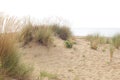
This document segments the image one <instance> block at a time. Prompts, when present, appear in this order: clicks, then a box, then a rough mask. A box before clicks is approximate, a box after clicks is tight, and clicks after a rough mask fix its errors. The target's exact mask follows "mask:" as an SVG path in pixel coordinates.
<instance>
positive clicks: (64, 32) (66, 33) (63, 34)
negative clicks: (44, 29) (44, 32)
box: [52, 24, 72, 40]
mask: <svg viewBox="0 0 120 80" xmlns="http://www.w3.org/2000/svg"><path fill="white" fill-rule="evenodd" d="M52 30H53V32H54V33H55V35H57V36H58V37H60V38H61V39H63V40H67V39H69V38H70V37H71V36H72V32H71V30H70V28H68V27H66V26H59V25H57V24H56V25H53V26H52Z"/></svg>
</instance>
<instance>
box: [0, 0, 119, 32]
mask: <svg viewBox="0 0 120 80" xmlns="http://www.w3.org/2000/svg"><path fill="white" fill-rule="evenodd" d="M0 12H5V13H8V14H10V15H15V16H19V17H23V16H28V15H29V16H31V17H34V18H36V19H39V20H43V21H44V20H46V22H47V20H51V21H52V20H53V21H58V22H61V23H63V24H67V25H69V26H70V27H71V28H72V29H81V28H85V29H89V28H95V29H96V30H97V29H99V28H103V29H104V28H106V29H113V28H114V29H120V0H0Z"/></svg>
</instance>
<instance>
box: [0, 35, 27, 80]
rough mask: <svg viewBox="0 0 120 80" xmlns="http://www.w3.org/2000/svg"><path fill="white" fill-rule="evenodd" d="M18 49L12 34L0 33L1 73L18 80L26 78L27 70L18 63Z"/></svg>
mask: <svg viewBox="0 0 120 80" xmlns="http://www.w3.org/2000/svg"><path fill="white" fill-rule="evenodd" d="M19 59H20V58H19V56H18V50H17V48H16V46H15V40H14V38H13V37H12V36H10V35H6V34H2V35H1V36H0V63H1V68H0V70H1V73H3V74H5V75H8V76H10V77H12V78H16V79H18V80H24V79H26V78H28V72H29V70H28V69H27V68H25V66H24V65H23V64H20V60H19Z"/></svg>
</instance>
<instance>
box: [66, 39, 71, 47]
mask: <svg viewBox="0 0 120 80" xmlns="http://www.w3.org/2000/svg"><path fill="white" fill-rule="evenodd" d="M65 46H66V47H67V48H72V46H73V43H72V42H71V41H70V40H66V41H65Z"/></svg>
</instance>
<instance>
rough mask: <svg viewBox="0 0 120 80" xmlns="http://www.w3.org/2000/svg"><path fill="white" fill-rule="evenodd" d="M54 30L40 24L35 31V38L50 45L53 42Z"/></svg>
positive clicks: (43, 43)
mask: <svg viewBox="0 0 120 80" xmlns="http://www.w3.org/2000/svg"><path fill="white" fill-rule="evenodd" d="M52 35H53V33H52V31H51V29H50V28H49V27H46V26H38V30H36V32H35V40H36V41H37V42H39V43H41V44H42V45H45V46H50V45H51V44H52V43H53V38H52Z"/></svg>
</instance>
